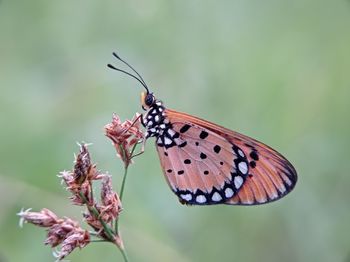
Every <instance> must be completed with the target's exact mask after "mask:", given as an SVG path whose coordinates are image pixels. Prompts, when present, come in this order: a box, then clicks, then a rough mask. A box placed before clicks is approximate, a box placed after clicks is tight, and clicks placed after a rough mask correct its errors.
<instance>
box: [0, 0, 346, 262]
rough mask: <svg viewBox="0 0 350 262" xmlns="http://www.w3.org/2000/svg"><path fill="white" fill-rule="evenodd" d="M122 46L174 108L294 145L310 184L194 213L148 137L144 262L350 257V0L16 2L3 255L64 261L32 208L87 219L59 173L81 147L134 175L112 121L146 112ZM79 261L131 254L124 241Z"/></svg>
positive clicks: (127, 234)
mask: <svg viewBox="0 0 350 262" xmlns="http://www.w3.org/2000/svg"><path fill="white" fill-rule="evenodd" d="M112 51H117V52H119V54H120V55H121V56H123V57H124V58H126V59H127V61H129V62H130V63H131V64H132V65H134V66H135V67H136V68H137V69H138V70H139V71H140V73H141V74H142V75H143V76H144V78H145V79H146V81H147V82H148V85H149V86H151V87H152V89H153V91H154V92H155V94H156V95H157V96H158V97H159V98H161V99H163V101H165V104H166V105H167V106H168V107H170V108H173V109H177V110H179V111H185V112H188V113H191V114H193V115H197V116H200V117H202V118H206V119H208V120H211V121H214V122H216V123H219V124H221V125H224V126H226V127H228V128H231V129H234V130H237V131H239V132H242V133H245V134H247V135H250V136H253V137H255V138H257V139H259V140H261V141H264V142H265V143H267V144H269V145H271V146H272V147H274V148H276V149H277V150H279V151H280V152H281V153H283V154H284V155H285V156H286V157H287V158H288V159H289V160H290V161H291V162H292V163H293V164H294V165H295V167H296V169H297V171H298V174H299V181H298V184H297V186H296V188H295V190H294V192H292V193H291V194H290V195H289V196H287V197H286V198H284V199H283V200H281V201H278V202H275V203H272V204H269V205H264V206H258V207H232V206H217V207H214V206H210V207H186V206H182V205H180V204H179V203H178V201H177V199H176V197H175V196H174V195H173V194H172V193H171V191H170V190H169V189H168V186H167V185H166V182H165V180H164V178H163V177H162V176H163V175H162V172H161V170H160V165H159V161H158V158H157V154H156V151H155V149H154V146H153V141H149V143H148V145H147V148H146V153H145V154H143V155H142V156H141V157H139V158H138V159H137V160H136V163H135V164H134V165H133V166H132V167H131V168H130V175H129V177H128V181H127V187H126V192H125V200H124V212H123V215H122V218H121V221H120V223H121V230H122V233H123V238H124V241H125V244H126V248H127V251H128V254H129V257H130V261H269V262H273V261H350V234H349V231H350V204H349V201H350V174H349V148H350V139H349V135H350V123H349V122H350V121H349V113H350V102H349V100H350V2H349V1H345V0H339V1H338V0H336V1H322V0H321V1H316V0H314V1H312V0H307V1H304V0H297V1H289V2H288V1H273V0H271V1H270V0H268V1H258V0H254V1H230V0H220V1H201V0H191V1H188V0H186V1H185V0H179V1H178V0H177V1H161V0H150V1H141V0H140V1H137V0H131V1H116V0H105V1H96V0H85V1H82V0H75V1H72V0H60V1H47V0H32V1H20V0H2V1H1V2H0V70H1V72H0V88H1V96H0V108H1V110H0V117H1V118H0V119H1V128H0V137H1V146H0V167H1V169H0V261H1V262H3V261H4V262H7V261H11V262H12V261H53V260H54V259H53V257H52V255H51V250H50V248H48V247H46V246H44V245H43V241H44V238H45V233H44V231H43V230H41V229H39V228H36V227H34V226H32V225H26V226H25V227H24V228H23V229H20V228H19V227H18V218H17V217H16V213H17V212H18V211H19V210H20V209H21V208H22V207H26V208H27V207H32V208H33V209H34V210H39V209H41V208H42V207H49V208H50V209H52V210H54V211H55V212H57V214H59V215H61V216H63V215H68V216H71V217H73V218H75V219H80V215H81V211H82V210H81V209H80V208H78V207H73V206H71V205H70V204H69V202H68V201H67V197H68V193H67V192H66V191H65V190H64V189H63V188H62V186H61V185H60V181H59V179H58V178H57V177H56V175H57V173H58V172H59V171H61V170H64V169H70V168H71V167H72V161H73V152H77V150H78V147H77V145H76V141H86V142H91V143H93V144H94V145H93V146H91V147H90V150H91V153H92V157H93V159H94V161H95V162H97V163H98V166H99V168H100V169H102V170H108V171H109V172H110V173H111V174H113V176H114V186H115V187H116V188H119V186H120V184H121V175H122V165H121V163H120V161H119V160H118V159H117V158H116V156H115V152H114V149H113V147H112V146H111V143H110V141H109V140H108V139H107V138H105V137H104V135H103V129H102V128H103V126H104V125H105V124H106V123H108V122H109V121H110V120H111V116H112V113H113V112H115V113H117V114H118V115H120V116H121V117H122V118H123V119H125V118H131V117H132V116H133V114H134V113H135V112H136V111H141V108H140V103H139V92H140V91H141V88H140V85H139V84H138V83H137V82H135V81H134V80H132V79H130V78H127V77H125V76H124V75H121V74H119V73H117V72H114V71H112V70H109V69H108V68H107V67H106V64H107V63H110V62H113V63H116V61H115V60H114V59H113V57H112V55H111V52H112ZM69 259H70V260H71V261H122V257H121V256H120V253H119V252H118V250H117V249H116V248H115V247H113V246H112V245H109V244H100V243H97V244H92V245H90V246H88V247H87V248H84V249H83V250H82V251H77V252H74V253H73V254H72V255H71V256H70V257H69Z"/></svg>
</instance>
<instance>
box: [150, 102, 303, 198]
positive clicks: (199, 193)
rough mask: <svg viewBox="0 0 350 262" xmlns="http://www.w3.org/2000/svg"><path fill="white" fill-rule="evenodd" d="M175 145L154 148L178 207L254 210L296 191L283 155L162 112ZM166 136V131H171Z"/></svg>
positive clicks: (193, 119) (186, 117)
mask: <svg viewBox="0 0 350 262" xmlns="http://www.w3.org/2000/svg"><path fill="white" fill-rule="evenodd" d="M165 114H166V117H167V119H168V120H169V121H170V123H171V125H172V131H171V134H167V135H169V137H170V138H172V136H173V137H174V141H175V142H176V143H175V144H176V145H175V146H171V147H168V148H167V147H165V146H159V145H158V146H157V150H158V154H159V157H160V160H161V165H162V168H163V171H164V174H165V177H166V178H167V181H168V183H169V185H170V187H171V188H172V190H173V191H174V192H175V193H176V194H177V195H178V197H179V199H180V201H181V202H183V203H186V204H195V205H209V204H219V203H225V204H233V205H256V204H263V203H267V202H271V201H275V200H277V199H279V198H281V197H283V196H285V195H286V194H288V193H289V192H290V191H291V190H292V189H293V188H294V186H295V183H296V181H297V174H296V171H295V169H294V168H293V166H292V165H291V164H290V163H289V161H288V160H287V159H285V158H284V157H283V156H282V155H281V154H279V153H278V152H276V151H275V150H273V149H272V148H270V147H268V146H267V145H265V144H263V143H260V142H258V141H256V140H254V139H252V138H250V137H247V136H245V135H242V134H239V133H237V132H234V131H232V130H229V129H226V128H224V127H221V126H218V125H216V124H214V123H211V122H208V121H205V120H202V119H200V118H197V117H194V116H191V115H188V114H185V113H179V112H176V111H173V110H169V109H166V111H165ZM169 132H170V131H169Z"/></svg>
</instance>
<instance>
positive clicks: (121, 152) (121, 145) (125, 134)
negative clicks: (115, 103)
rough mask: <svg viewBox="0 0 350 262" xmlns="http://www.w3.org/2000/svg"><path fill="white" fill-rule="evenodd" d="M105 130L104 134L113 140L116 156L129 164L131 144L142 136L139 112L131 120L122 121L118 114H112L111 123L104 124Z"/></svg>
mask: <svg viewBox="0 0 350 262" xmlns="http://www.w3.org/2000/svg"><path fill="white" fill-rule="evenodd" d="M105 132H106V136H107V137H109V138H110V139H111V140H112V141H113V144H114V147H115V149H116V150H117V155H118V157H120V158H121V159H122V161H123V162H124V163H125V164H126V165H129V164H130V163H131V153H132V152H131V150H132V148H133V146H134V145H136V144H137V143H138V142H139V141H140V140H142V139H143V138H144V135H143V132H142V130H141V120H140V114H138V113H137V114H136V115H135V116H134V118H133V119H132V120H131V121H130V120H126V121H124V122H123V123H122V122H121V121H120V118H119V116H117V115H113V118H112V123H110V124H107V125H106V126H105Z"/></svg>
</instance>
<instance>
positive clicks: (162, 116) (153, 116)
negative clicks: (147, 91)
mask: <svg viewBox="0 0 350 262" xmlns="http://www.w3.org/2000/svg"><path fill="white" fill-rule="evenodd" d="M143 125H144V127H145V128H146V135H145V137H146V139H147V138H149V137H156V138H157V141H156V143H157V145H158V146H160V147H163V146H164V147H165V148H170V147H173V146H175V145H177V146H180V147H181V146H185V143H186V142H185V141H183V140H182V139H181V138H179V136H180V134H179V133H178V132H176V131H174V130H173V128H172V124H171V123H170V121H169V119H168V118H167V116H166V113H165V107H164V106H163V103H162V101H160V100H156V101H155V103H154V104H153V105H152V106H151V107H150V108H149V110H148V111H147V112H146V114H145V115H144V116H143Z"/></svg>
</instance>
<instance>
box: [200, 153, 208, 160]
mask: <svg viewBox="0 0 350 262" xmlns="http://www.w3.org/2000/svg"><path fill="white" fill-rule="evenodd" d="M199 157H200V158H201V159H206V158H207V155H206V154H204V153H201V154H200V155H199Z"/></svg>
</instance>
